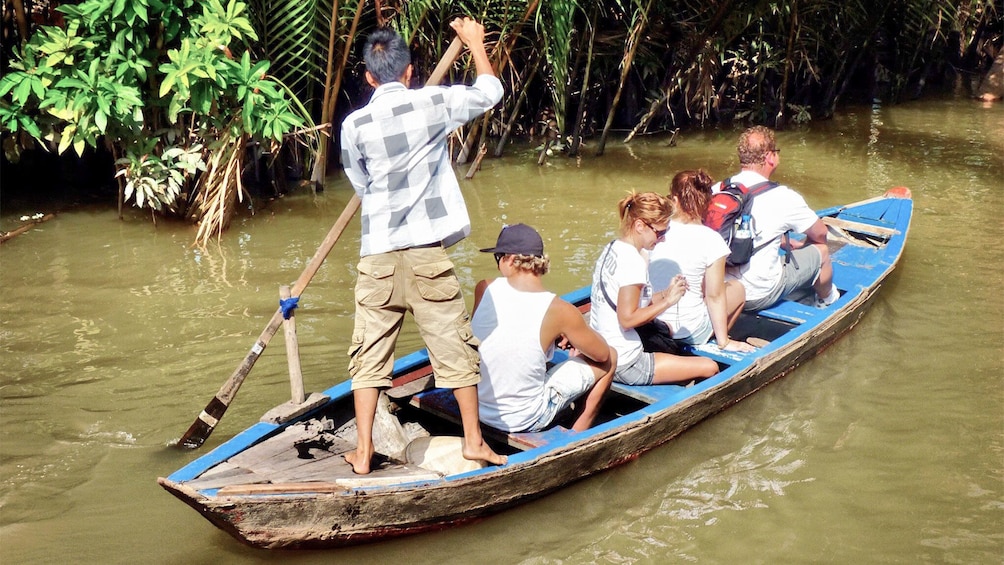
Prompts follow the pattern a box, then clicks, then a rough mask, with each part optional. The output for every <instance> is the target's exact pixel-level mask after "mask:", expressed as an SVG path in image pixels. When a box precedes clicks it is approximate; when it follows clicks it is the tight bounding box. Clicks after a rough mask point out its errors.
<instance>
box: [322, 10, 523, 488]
mask: <svg viewBox="0 0 1004 565" xmlns="http://www.w3.org/2000/svg"><path fill="white" fill-rule="evenodd" d="M450 27H452V28H453V29H454V30H455V31H456V33H457V36H458V37H459V38H460V39H461V41H463V42H464V44H465V45H466V46H467V48H468V49H469V50H470V53H471V57H472V58H473V60H474V64H475V68H476V70H477V74H478V76H477V79H476V80H475V81H474V84H473V86H465V85H456V86H452V87H428V88H422V89H416V90H410V89H408V87H407V86H406V85H408V83H409V82H410V81H411V74H412V66H411V55H410V53H409V51H408V46H407V45H406V44H405V42H404V40H402V39H401V37H400V36H398V35H397V33H395V32H394V31H393V30H390V29H387V28H381V29H378V30H376V31H374V32H373V33H372V34H371V35H370V36H369V38H368V39H367V42H366V47H365V49H364V51H363V58H364V60H365V61H366V81H367V82H368V83H369V84H370V85H371V86H373V88H375V89H376V90H375V91H374V92H373V96H372V98H371V99H370V102H369V104H367V105H366V106H365V107H363V108H360V109H359V110H356V111H355V112H353V113H351V114H349V116H348V117H346V118H345V120H344V122H343V123H342V130H341V146H342V166H343V167H344V169H345V174H346V176H347V177H348V178H349V180H350V181H351V183H352V187H353V188H354V189H355V191H356V194H357V195H358V196H359V198H360V200H361V201H362V205H361V206H362V218H361V223H362V238H361V250H360V253H359V254H360V260H359V265H358V269H359V277H358V279H357V281H356V287H355V301H356V313H355V327H354V330H353V332H352V345H351V346H350V348H349V356H350V361H349V374H350V375H351V377H352V390H353V399H354V400H353V402H354V404H355V412H356V424H357V429H358V435H359V440H358V443H357V447H356V450H355V451H354V452H349V453H347V454H346V455H345V459H346V461H348V462H349V463H350V464H351V465H352V468H353V470H354V471H355V472H356V473H359V474H365V473H369V472H370V465H371V461H372V457H373V452H374V448H373V440H372V433H373V422H374V419H375V413H376V407H377V401H378V400H379V396H380V391H381V389H383V388H387V387H389V386H390V384H391V374H392V371H393V364H394V347H395V345H396V343H397V337H398V335H399V334H400V331H401V326H402V323H403V320H404V314H405V312H406V311H410V312H412V314H413V315H414V317H415V321H416V323H417V324H418V327H419V331H420V332H421V334H422V338H423V340H424V341H425V345H426V347H427V348H428V351H429V360H430V361H431V363H432V368H433V371H434V373H435V376H436V384H437V385H438V386H440V387H446V388H452V389H453V392H454V396H455V397H456V399H457V404H458V405H459V407H460V414H461V417H462V419H463V428H464V442H463V456H464V457H465V458H467V459H471V460H480V461H486V462H488V463H493V464H504V463H505V462H506V458H505V457H503V456H501V455H498V454H496V453H495V452H494V451H493V450H492V449H491V447H489V446H488V444H486V443H485V442H484V440H483V438H482V436H481V428H480V424H479V421H478V393H477V384H478V382H479V380H480V374H479V367H478V363H479V358H478V352H477V341H476V340H475V339H474V338H473V335H472V334H471V328H470V319H469V317H468V315H467V307H466V305H465V303H464V298H463V295H462V294H461V292H460V283H459V281H458V280H457V277H456V274H455V273H454V269H453V263H452V262H451V261H450V258H449V256H448V255H447V253H446V251H445V248H446V247H449V246H450V245H453V244H454V243H456V242H458V241H460V240H461V239H463V238H464V237H466V236H467V235H468V234H469V233H470V229H471V226H470V218H469V216H468V214H467V206H466V204H465V203H464V199H463V196H462V194H461V192H460V186H459V184H458V183H457V178H456V175H455V174H454V172H453V167H452V165H451V163H450V156H449V154H448V151H447V146H446V140H447V136H448V135H449V134H450V133H451V132H452V131H454V130H456V129H457V128H459V127H461V126H462V125H464V124H465V123H467V122H468V121H470V120H472V119H474V118H476V117H478V116H480V115H481V114H484V113H485V112H486V111H487V110H489V109H490V108H491V107H492V106H494V105H495V104H497V103H498V102H499V101H500V100H501V99H502V94H503V90H502V83H501V81H499V79H498V78H497V77H496V76H495V71H494V69H493V68H492V65H491V62H490V61H489V59H488V54H487V52H486V50H485V45H484V33H485V31H484V27H483V26H482V25H481V24H479V23H478V22H476V21H474V20H472V19H470V18H457V19H455V20H454V21H453V22H451V23H450Z"/></svg>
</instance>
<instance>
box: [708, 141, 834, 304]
mask: <svg viewBox="0 0 1004 565" xmlns="http://www.w3.org/2000/svg"><path fill="white" fill-rule="evenodd" d="M738 150H739V164H740V166H741V167H742V171H741V172H740V173H738V174H736V175H735V176H733V177H732V178H730V179H728V180H727V181H726V182H732V183H736V184H741V185H744V186H746V187H753V186H754V185H760V186H765V185H764V183H766V182H767V181H769V179H770V176H771V174H773V173H774V171H775V170H776V169H777V167H778V164H779V163H780V160H781V150H780V149H779V148H778V147H777V143H776V140H775V138H774V131H773V130H771V129H770V128H766V127H764V126H754V127H751V128H749V129H747V130H746V131H744V132H743V133H742V135H741V136H740V137H739V147H738ZM771 185H772V186H770V188H768V189H766V190H762V191H756V197H755V198H754V199H753V204H752V208H751V210H750V216H751V221H750V226H751V228H752V232H753V249H754V252H753V255H752V257H750V258H749V262H747V263H745V264H741V265H736V266H730V267H729V268H728V270H727V274H728V275H729V276H730V277H732V278H736V279H739V281H740V282H742V284H743V287H744V288H745V289H746V305H745V307H744V309H745V310H762V309H764V308H769V307H771V306H773V305H774V304H775V303H777V301H779V300H781V299H782V298H784V297H786V296H788V295H790V294H792V293H795V292H796V291H800V290H808V289H809V288H812V290H814V291H815V295H816V296H815V305H816V307H818V308H825V307H827V306H829V305H830V304H833V303H834V302H835V301H836V300H837V298H838V297H839V296H840V293H839V292H838V291H837V287H836V285H834V284H833V266H832V265H831V264H830V252H829V249H828V248H827V247H826V234H827V229H826V225H825V224H824V223H823V222H822V220H820V219H819V217H818V216H816V213H815V212H814V211H813V210H812V209H811V208H809V206H808V205H807V204H806V203H805V199H804V198H802V196H801V195H800V194H798V193H797V192H795V191H794V190H792V189H790V188H788V187H787V186H784V185H776V186H773V183H771ZM790 231H792V232H797V233H802V234H805V240H804V241H797V240H789V238H788V237H786V234H787V233H788V232H790ZM782 245H783V246H784V249H785V251H786V252H785V253H781V249H782ZM789 251H790V252H789Z"/></svg>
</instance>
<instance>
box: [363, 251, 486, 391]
mask: <svg viewBox="0 0 1004 565" xmlns="http://www.w3.org/2000/svg"><path fill="white" fill-rule="evenodd" d="M358 269H359V278H358V279H357V280H356V288H355V300H356V315H355V327H354V329H353V331H352V345H351V346H349V376H351V377H352V390H356V389H360V388H384V387H389V386H390V385H391V374H392V372H393V370H394V347H395V345H396V344H397V338H398V335H400V333H401V327H402V326H403V324H404V315H405V312H411V313H412V315H413V316H414V317H415V322H416V323H417V324H418V330H419V332H420V334H421V336H422V339H423V341H425V346H426V348H427V349H428V350H429V360H430V362H431V363H432V370H433V373H434V374H435V379H436V385H437V386H440V387H444V388H460V387H465V386H471V385H476V384H478V382H479V381H480V380H481V372H480V368H479V365H478V363H479V357H478V350H477V348H478V345H479V343H478V340H477V338H475V337H474V334H473V333H472V332H471V322H470V317H469V316H468V314H467V305H466V304H465V303H464V297H463V295H462V294H461V292H460V281H458V280H457V276H456V274H455V273H454V271H453V262H452V261H450V258H449V256H447V254H446V251H445V250H444V249H443V248H442V247H423V248H413V249H405V250H401V251H390V252H387V253H381V254H378V255H370V256H367V257H362V258H361V259H360V260H359V265H358Z"/></svg>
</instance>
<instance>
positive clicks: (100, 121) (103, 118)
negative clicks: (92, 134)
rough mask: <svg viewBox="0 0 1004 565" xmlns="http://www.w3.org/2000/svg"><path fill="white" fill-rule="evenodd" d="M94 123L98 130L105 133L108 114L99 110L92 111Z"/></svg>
mask: <svg viewBox="0 0 1004 565" xmlns="http://www.w3.org/2000/svg"><path fill="white" fill-rule="evenodd" d="M94 125H95V126H97V127H98V131H100V132H101V133H105V128H106V127H107V126H108V116H107V115H106V114H105V113H104V112H102V111H101V110H98V111H97V112H94Z"/></svg>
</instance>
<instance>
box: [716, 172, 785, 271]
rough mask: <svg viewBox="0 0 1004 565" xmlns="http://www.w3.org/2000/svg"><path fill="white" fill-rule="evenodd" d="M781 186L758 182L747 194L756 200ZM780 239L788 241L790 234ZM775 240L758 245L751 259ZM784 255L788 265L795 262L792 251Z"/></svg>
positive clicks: (769, 182) (774, 183)
mask: <svg viewBox="0 0 1004 565" xmlns="http://www.w3.org/2000/svg"><path fill="white" fill-rule="evenodd" d="M730 180H731V179H730ZM779 186H781V185H780V183H776V182H774V181H772V180H765V181H763V182H758V183H756V184H754V185H753V186H750V187H749V188H747V189H746V194H747V195H748V196H749V197H751V198H754V197H756V196H758V195H760V194H763V193H765V192H767V191H768V190H771V189H773V188H777V187H779ZM778 237H784V238H785V239H786V240H787V238H788V232H787V231H786V232H784V233H783V234H781V235H780V236H778ZM775 239H777V237H775V238H773V239H771V240H770V241H765V242H763V243H761V244H760V245H757V246H756V247H754V248H753V253H752V254H751V255H750V257H752V256H753V255H756V254H757V253H758V252H760V250H761V249H763V248H764V247H767V246H768V245H770V244H771V243H774V240H775ZM784 255H785V257H784V261H785V262H786V263H787V262H788V261H793V260H794V259H795V257H794V256H793V255H792V254H791V249H785V250H784ZM795 268H798V262H797V261H796V262H795Z"/></svg>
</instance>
